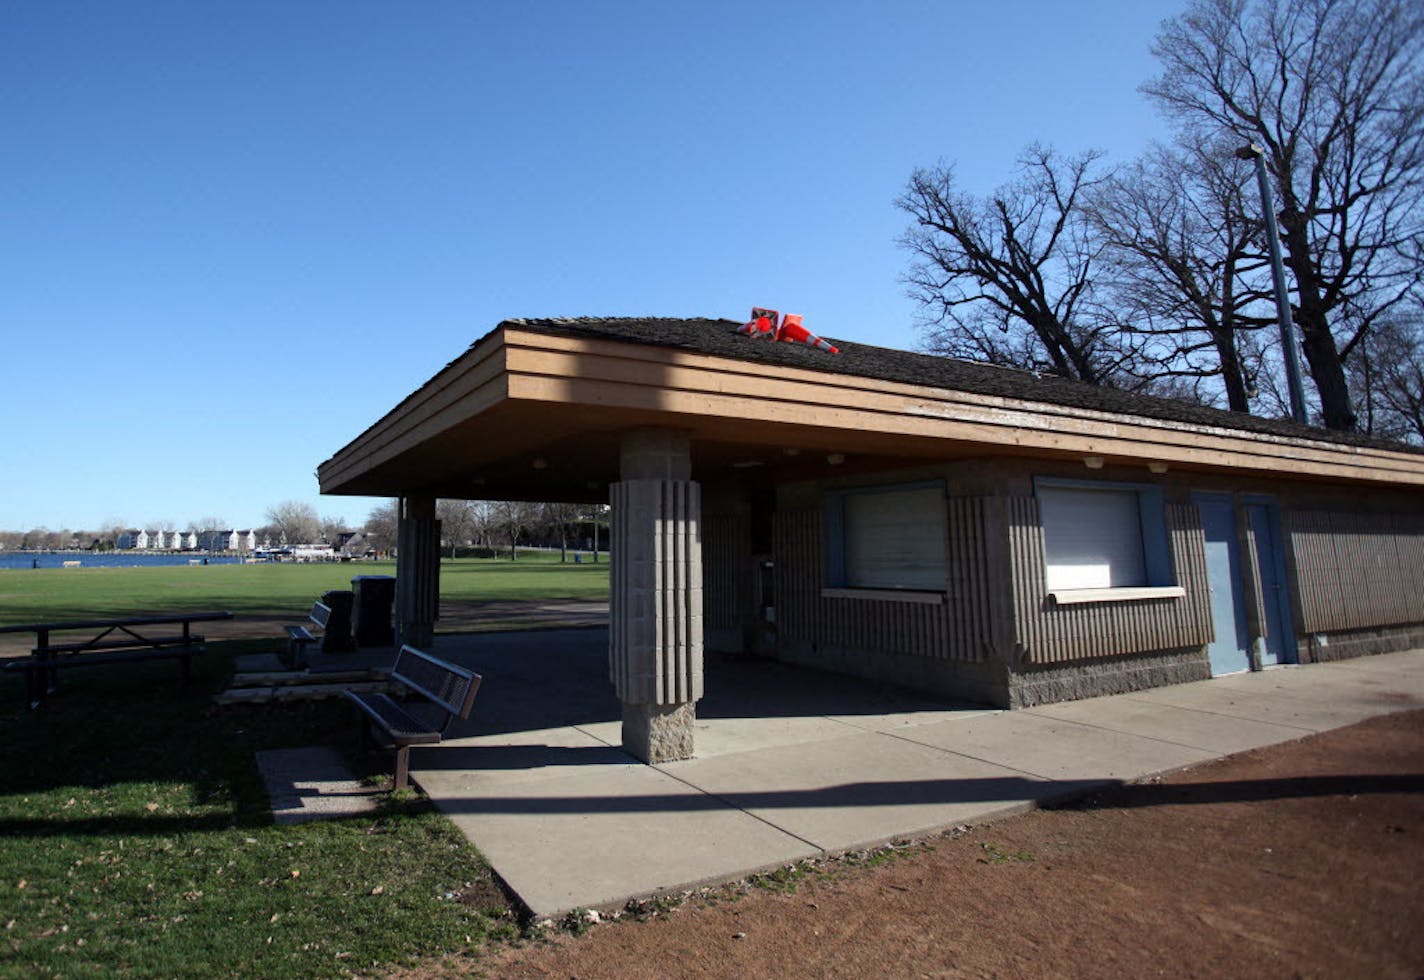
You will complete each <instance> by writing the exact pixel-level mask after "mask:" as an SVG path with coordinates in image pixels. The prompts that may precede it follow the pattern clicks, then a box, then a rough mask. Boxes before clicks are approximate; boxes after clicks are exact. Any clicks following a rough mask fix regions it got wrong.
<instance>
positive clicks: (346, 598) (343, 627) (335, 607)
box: [321, 589, 355, 653]
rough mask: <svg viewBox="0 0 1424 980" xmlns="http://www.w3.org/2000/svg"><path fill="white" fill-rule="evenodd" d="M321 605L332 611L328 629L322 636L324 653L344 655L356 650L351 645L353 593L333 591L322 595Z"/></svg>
mask: <svg viewBox="0 0 1424 980" xmlns="http://www.w3.org/2000/svg"><path fill="white" fill-rule="evenodd" d="M321 604H322V605H323V606H326V607H327V608H328V609H330V610H331V616H330V618H328V619H327V621H326V629H324V630H323V631H322V634H321V652H322V653H343V652H345V651H347V650H354V649H355V646H354V645H353V644H352V643H351V592H350V591H349V590H347V589H333V590H332V591H330V592H323V593H322V594H321Z"/></svg>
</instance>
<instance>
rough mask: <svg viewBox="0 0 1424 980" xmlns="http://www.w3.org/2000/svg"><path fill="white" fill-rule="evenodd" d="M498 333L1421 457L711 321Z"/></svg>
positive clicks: (1342, 435)
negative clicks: (827, 348)
mask: <svg viewBox="0 0 1424 980" xmlns="http://www.w3.org/2000/svg"><path fill="white" fill-rule="evenodd" d="M499 326H500V327H510V328H515V329H523V330H531V331H534V332H535V333H544V334H552V335H555V336H565V337H588V338H595V339H599V340H613V341H619V342H622V343H631V344H648V345H651V346H655V347H673V348H677V349H680V350H687V351H692V352H695V353H698V354H709V355H712V356H714V357H729V358H734V359H736V360H739V361H751V362H756V363H763V364H776V365H781V366H785V367H795V368H801V369H804V370H808V371H822V372H826V373H829V374H846V375H853V376H855V377H861V378H875V379H879V380H882V381H898V382H903V383H905V384H914V385H923V386H925V387H930V388H943V389H948V390H951V391H964V392H970V393H973V394H979V395H992V396H997V397H1002V398H1014V399H1019V400H1022V401H1029V402H1043V403H1047V404H1050V405H1065V406H1070V407H1073V408H1083V409H1089V410H1093V411H1099V412H1115V413H1118V414H1122V415H1136V416H1140V417H1142V418H1151V419H1160V420H1163V421H1167V422H1181V423H1185V424H1188V425H1203V426H1214V427H1217V428H1224V429H1236V430H1240V431H1245V432H1259V433H1264V434H1267V435H1276V436H1283V437H1291V438H1298V439H1302V438H1303V439H1314V440H1317V441H1320V442H1331V443H1340V444H1344V445H1353V446H1368V447H1373V448H1376V449H1392V450H1403V451H1406V452H1417V453H1421V454H1424V449H1421V448H1420V447H1416V446H1409V445H1405V444H1401V443H1397V442H1392V441H1390V440H1385V439H1379V438H1375V437H1372V436H1366V435H1363V434H1360V433H1353V432H1337V431H1334V430H1331V429H1321V428H1316V427H1314V426H1309V425H1299V424H1297V423H1295V422H1293V421H1291V420H1289V419H1268V418H1261V417H1259V416H1255V415H1245V414H1242V413H1240V412H1227V411H1223V410H1222V409H1218V408H1209V407H1206V406H1204V405H1198V404H1196V403H1194V402H1187V401H1179V400H1177V399H1174V398H1156V397H1153V396H1150V395H1141V394H1137V393H1134V392H1130V391H1123V390H1120V389H1117V388H1101V387H1097V386H1095V385H1089V384H1084V383H1083V382H1080V381H1070V380H1068V379H1066V378H1060V377H1057V376H1054V375H1045V374H1037V373H1035V372H1032V371H1022V370H1017V369H1014V368H1005V367H998V366H995V365H992V364H981V363H976V362H974V361H964V360H959V359H956V358H952V357H940V356H937V355H933V354H916V353H912V352H910V351H902V350H895V349H893V348H889V347H872V346H870V345H869V344H857V343H855V342H853V341H849V340H840V339H837V338H832V337H826V338H825V339H826V340H829V341H831V342H832V343H833V344H835V345H836V346H837V347H839V348H840V350H841V353H839V354H828V353H826V352H824V351H820V350H816V349H814V348H811V347H807V346H805V345H802V344H789V343H775V342H768V341H764V340H753V339H751V338H749V337H745V336H742V335H741V334H738V333H737V328H738V327H740V326H741V324H740V323H738V322H736V321H733V320H725V319H710V318H686V319H683V318H670V317H571V318H549V319H515V320H506V321H504V322H503V323H501V324H500V325H499Z"/></svg>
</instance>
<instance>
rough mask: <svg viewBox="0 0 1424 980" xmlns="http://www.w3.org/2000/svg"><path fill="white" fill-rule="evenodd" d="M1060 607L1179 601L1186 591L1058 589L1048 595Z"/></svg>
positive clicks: (1164, 587) (1167, 588) (1173, 587)
mask: <svg viewBox="0 0 1424 980" xmlns="http://www.w3.org/2000/svg"><path fill="white" fill-rule="evenodd" d="M1048 594H1049V595H1050V596H1052V597H1053V601H1054V602H1056V603H1058V604H1059V605H1060V606H1071V605H1073V604H1074V603H1078V602H1130V601H1132V600H1134V599H1180V598H1182V597H1183V596H1185V595H1186V594H1187V590H1186V589H1184V588H1182V587H1181V586H1180V585H1155V586H1139V587H1135V588H1125V589H1059V590H1057V591H1054V592H1050V593H1048Z"/></svg>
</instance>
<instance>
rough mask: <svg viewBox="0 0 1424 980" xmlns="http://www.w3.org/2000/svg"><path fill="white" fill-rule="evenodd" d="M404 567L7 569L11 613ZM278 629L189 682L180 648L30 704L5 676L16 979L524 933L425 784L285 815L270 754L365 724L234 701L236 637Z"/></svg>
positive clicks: (524, 569) (257, 591)
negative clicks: (344, 812)
mask: <svg viewBox="0 0 1424 980" xmlns="http://www.w3.org/2000/svg"><path fill="white" fill-rule="evenodd" d="M392 572H393V568H392V566H391V565H389V564H356V565H232V566H220V565H210V566H206V567H203V566H179V567H175V568H123V569H57V570H52V571H46V570H33V569H25V570H18V571H0V624H13V623H23V622H31V621H45V620H56V619H70V618H86V617H109V616H116V615H122V614H130V613H143V612H153V611H159V610H164V611H167V610H175V611H177V610H184V609H214V608H216V609H230V610H232V611H233V612H236V613H238V614H239V615H240V616H242V615H254V616H255V615H264V614H271V615H278V616H287V617H290V618H292V619H294V620H299V619H300V614H301V612H303V611H304V610H306V609H307V608H308V607H309V606H310V604H311V601H312V599H313V598H314V597H315V596H316V595H317V594H318V593H320V592H322V591H325V590H327V589H333V588H345V587H349V584H350V579H351V576H352V575H356V574H390V573H392ZM441 592H442V597H443V598H445V599H447V600H448V599H455V600H473V599H552V598H584V599H599V598H606V597H607V594H608V565H607V563H606V562H604V563H600V564H597V565H594V564H591V563H589V564H579V565H575V564H573V563H569V564H560V563H559V562H558V556H557V555H548V554H542V555H541V554H530V555H521V556H520V559H519V560H518V561H517V562H510V561H509V560H508V559H501V560H480V559H468V560H460V561H457V562H450V561H445V562H443V563H442V565H441ZM26 639H28V638H26ZM272 648H273V647H272V643H271V641H270V640H249V641H229V642H217V643H210V644H209V645H208V652H207V654H205V655H204V656H203V657H200V658H198V660H197V661H195V664H194V666H195V668H196V679H195V683H194V684H193V685H192V687H191V688H190V689H189V690H188V691H186V692H182V691H180V687H179V684H178V674H179V671H178V668H177V666H176V665H175V664H173V663H170V662H157V663H150V664H126V665H123V666H111V667H96V668H94V669H92V670H70V671H67V672H65V674H64V676H63V680H64V688H63V689H62V690H61V691H60V692H59V694H58V695H56V696H55V697H54V698H53V699H51V703H50V707H49V709H48V710H46V711H43V712H30V711H27V710H26V709H25V708H24V706H23V702H24V697H23V686H24V685H23V681H22V679H21V676H20V675H19V674H17V673H6V674H0V744H3V750H4V763H3V764H0V977H32V976H55V975H63V976H66V977H107V976H114V975H124V976H135V977H139V976H153V977H188V976H191V977H209V976H233V975H239V976H262V977H284V976H290V977H312V976H339V975H345V974H350V973H358V972H359V973H371V972H380V971H381V970H382V968H383V967H385V966H388V965H390V964H394V963H400V962H404V961H409V960H412V959H414V958H415V957H417V956H420V957H429V956H439V955H441V954H442V953H447V952H454V951H460V950H478V949H479V948H480V947H481V946H482V945H483V944H485V943H488V942H490V941H497V940H498V939H500V938H501V937H507V936H512V935H515V934H517V932H518V927H517V923H516V920H515V919H514V917H513V916H512V914H511V913H510V911H509V909H508V905H507V902H506V900H505V898H504V896H503V893H502V892H501V891H500V890H499V888H498V886H497V885H496V884H495V883H494V879H493V876H492V874H491V872H490V871H489V868H488V867H487V865H486V864H485V863H484V861H483V859H482V858H481V857H480V856H479V854H478V853H477V852H476V851H475V850H474V849H473V848H472V847H471V846H470V845H469V844H468V843H467V842H466V841H465V839H464V837H463V836H462V835H461V834H460V833H459V832H458V831H457V830H456V829H455V828H454V827H453V826H452V825H451V824H450V823H449V821H447V820H446V819H445V818H444V817H442V816H440V815H439V814H438V813H436V812H435V811H434V810H433V809H432V808H431V807H430V806H429V804H428V803H426V802H425V801H424V800H423V799H422V798H420V797H417V796H409V797H408V798H406V799H401V800H388V801H387V803H386V805H385V806H384V808H383V810H382V811H381V812H380V813H379V814H378V815H376V816H374V817H372V816H366V817H362V818H352V819H346V820H337V821H329V822H320V823H313V824H307V825H304V826H296V827H276V826H274V825H273V824H272V823H271V815H270V810H269V803H268V800H267V796H266V791H265V789H264V787H263V785H262V783H261V779H260V777H259V775H258V772H257V768H256V763H255V759H254V753H255V752H256V751H258V750H259V749H265V748H280V747H293V746H300V745H312V744H336V745H341V746H346V745H349V744H350V743H351V741H352V740H353V737H354V734H355V720H354V718H353V717H352V715H351V714H350V713H349V709H348V708H347V706H346V705H345V704H344V703H342V702H336V701H329V702H317V703H305V704H272V705H245V706H230V707H219V706H217V705H215V704H214V703H213V700H212V696H213V694H214V693H215V692H217V691H218V690H220V689H221V688H222V687H223V686H224V684H225V682H226V680H227V678H228V677H229V676H230V674H231V670H232V658H233V657H234V656H235V655H237V654H239V653H245V652H257V651H269V650H271V649H272ZM375 764H376V765H377V766H378V767H388V766H389V760H385V759H379V758H378V759H377V760H376V761H375ZM383 771H386V772H388V771H389V770H388V768H385V769H383Z"/></svg>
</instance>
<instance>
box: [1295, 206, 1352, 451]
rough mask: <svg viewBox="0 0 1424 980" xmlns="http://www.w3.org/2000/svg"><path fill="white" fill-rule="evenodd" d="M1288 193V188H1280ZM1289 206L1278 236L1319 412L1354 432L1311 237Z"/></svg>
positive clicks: (1340, 427)
mask: <svg viewBox="0 0 1424 980" xmlns="http://www.w3.org/2000/svg"><path fill="white" fill-rule="evenodd" d="M1284 193H1288V192H1283V194H1284ZM1297 213H1298V212H1297V211H1296V210H1295V209H1294V208H1291V207H1287V208H1286V209H1285V213H1284V214H1283V215H1282V220H1281V240H1282V242H1283V243H1284V244H1285V251H1286V256H1285V264H1286V265H1287V266H1289V267H1290V270H1291V273H1292V275H1294V276H1295V287H1296V296H1297V297H1298V299H1299V303H1298V306H1297V307H1296V309H1295V311H1294V312H1295V322H1296V323H1297V324H1298V325H1299V326H1300V333H1301V348H1302V350H1303V351H1304V352H1305V360H1306V362H1307V363H1308V364H1309V365H1310V377H1311V380H1313V381H1314V382H1315V390H1316V392H1318V393H1319V395H1320V412H1321V415H1322V416H1323V418H1324V421H1325V427H1326V428H1327V429H1338V430H1340V431H1343V432H1353V431H1354V429H1355V423H1356V417H1355V411H1354V409H1352V408H1351V407H1350V387H1349V384H1348V383H1347V382H1346V381H1345V365H1344V364H1343V363H1341V361H1340V349H1339V348H1338V347H1336V346H1335V336H1334V334H1332V333H1331V332H1330V320H1329V317H1328V316H1327V314H1326V309H1325V303H1324V302H1323V300H1322V299H1321V296H1320V283H1319V281H1318V280H1317V279H1316V270H1315V261H1314V259H1313V258H1312V256H1311V253H1310V239H1309V238H1308V237H1307V235H1306V231H1305V223H1304V221H1303V220H1302V219H1300V218H1298V217H1291V216H1294V215H1296V214H1297Z"/></svg>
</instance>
